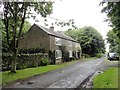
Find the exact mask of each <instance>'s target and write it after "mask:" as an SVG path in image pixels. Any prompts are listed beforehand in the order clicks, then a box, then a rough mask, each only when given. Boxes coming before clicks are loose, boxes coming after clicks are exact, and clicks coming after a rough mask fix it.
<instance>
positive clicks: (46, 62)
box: [41, 58, 49, 66]
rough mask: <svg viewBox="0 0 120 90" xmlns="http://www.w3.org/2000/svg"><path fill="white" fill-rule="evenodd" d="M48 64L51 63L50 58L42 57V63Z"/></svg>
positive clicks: (43, 64)
mask: <svg viewBox="0 0 120 90" xmlns="http://www.w3.org/2000/svg"><path fill="white" fill-rule="evenodd" d="M48 64H49V60H48V58H42V60H41V65H42V66H47V65H48Z"/></svg>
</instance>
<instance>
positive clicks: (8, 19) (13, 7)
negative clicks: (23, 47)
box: [2, 2, 52, 72]
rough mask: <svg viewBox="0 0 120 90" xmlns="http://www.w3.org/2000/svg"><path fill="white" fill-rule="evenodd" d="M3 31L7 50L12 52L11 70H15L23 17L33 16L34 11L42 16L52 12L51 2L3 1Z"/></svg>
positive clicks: (23, 21)
mask: <svg viewBox="0 0 120 90" xmlns="http://www.w3.org/2000/svg"><path fill="white" fill-rule="evenodd" d="M2 4H3V5H4V9H3V10H4V11H3V15H4V19H3V21H4V27H5V29H4V31H5V32H6V41H7V44H6V45H7V47H8V49H9V51H10V52H11V53H12V57H13V58H12V62H11V72H16V60H17V51H18V50H17V49H18V43H19V39H20V36H21V34H22V31H23V26H24V23H25V19H26V18H29V17H33V18H35V15H34V12H36V13H37V14H40V15H41V16H42V17H46V16H47V15H49V14H51V13H52V2H3V3H2ZM33 10H34V11H33Z"/></svg>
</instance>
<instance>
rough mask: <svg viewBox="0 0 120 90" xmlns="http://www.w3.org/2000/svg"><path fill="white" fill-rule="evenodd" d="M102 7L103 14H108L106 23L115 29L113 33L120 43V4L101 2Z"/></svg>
mask: <svg viewBox="0 0 120 90" xmlns="http://www.w3.org/2000/svg"><path fill="white" fill-rule="evenodd" d="M104 4H106V6H104ZM100 5H102V6H103V9H102V10H101V12H102V13H106V14H107V19H106V21H108V22H109V25H110V26H111V27H113V31H114V33H115V34H116V36H117V37H118V39H119V41H120V2H101V3H100Z"/></svg>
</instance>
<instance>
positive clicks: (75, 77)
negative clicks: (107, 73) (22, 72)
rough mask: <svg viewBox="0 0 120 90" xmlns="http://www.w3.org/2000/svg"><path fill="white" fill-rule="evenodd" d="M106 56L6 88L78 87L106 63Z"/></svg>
mask: <svg viewBox="0 0 120 90" xmlns="http://www.w3.org/2000/svg"><path fill="white" fill-rule="evenodd" d="M104 58H105V56H103V57H101V58H99V59H95V60H88V61H87V60H86V61H79V62H76V63H74V64H72V65H69V66H66V67H65V68H62V69H58V70H54V71H51V72H48V73H46V74H42V75H38V76H35V77H33V78H30V79H28V80H25V81H21V82H17V83H15V84H13V85H10V86H6V87H4V88H76V87H77V86H78V85H80V83H82V81H83V80H85V79H86V78H87V77H88V76H90V75H91V74H93V73H95V72H96V70H98V69H100V68H102V66H105V65H106V64H104Z"/></svg>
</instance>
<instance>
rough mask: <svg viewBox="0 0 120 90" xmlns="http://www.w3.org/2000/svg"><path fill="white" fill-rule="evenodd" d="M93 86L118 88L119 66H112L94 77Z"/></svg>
mask: <svg viewBox="0 0 120 90" xmlns="http://www.w3.org/2000/svg"><path fill="white" fill-rule="evenodd" d="M93 88H118V68H117V67H116V68H110V69H108V70H106V71H105V72H104V73H102V74H99V75H98V76H96V77H95V78H93Z"/></svg>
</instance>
